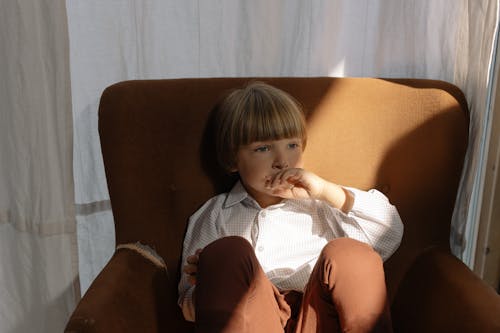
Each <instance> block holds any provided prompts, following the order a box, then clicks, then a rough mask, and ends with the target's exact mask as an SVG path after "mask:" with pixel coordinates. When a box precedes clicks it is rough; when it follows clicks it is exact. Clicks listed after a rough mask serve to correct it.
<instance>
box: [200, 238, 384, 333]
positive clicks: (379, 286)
mask: <svg viewBox="0 0 500 333" xmlns="http://www.w3.org/2000/svg"><path fill="white" fill-rule="evenodd" d="M195 302H196V323H195V325H196V332H201V333H212V332H213V333H215V332H237V333H247V332H248V333H250V332H255V333H274V332H299V333H309V332H392V326H391V319H390V314H389V310H388V306H387V302H386V286H385V280H384V270H383V265H382V260H381V258H380V256H379V255H378V254H377V253H376V252H375V251H374V250H373V249H372V248H371V247H370V246H368V245H366V244H364V243H361V242H359V241H356V240H353V239H349V238H339V239H335V240H332V241H330V242H329V243H328V244H327V245H326V246H325V247H324V248H323V251H322V252H321V255H320V257H319V259H318V261H317V263H316V266H315V267H314V270H313V272H312V273H311V277H310V279H309V282H308V284H307V286H306V290H305V293H304V295H303V296H302V295H300V294H298V293H296V292H291V293H287V292H280V291H279V290H278V289H277V288H276V287H275V286H274V285H273V284H272V283H271V282H270V281H269V279H268V278H267V277H266V275H265V274H264V271H263V270H262V268H261V267H260V265H259V262H258V260H257V258H256V256H255V253H254V250H253V248H252V246H251V245H250V244H249V243H248V242H247V241H246V240H245V239H243V238H241V237H226V238H222V239H219V240H217V241H215V242H213V243H211V244H209V245H208V246H207V247H206V248H205V249H203V251H202V252H201V254H200V260H199V263H198V273H197V285H196V298H195Z"/></svg>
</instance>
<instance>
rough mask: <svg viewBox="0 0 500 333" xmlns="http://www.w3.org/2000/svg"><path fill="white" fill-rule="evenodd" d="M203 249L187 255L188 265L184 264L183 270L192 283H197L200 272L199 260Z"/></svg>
mask: <svg viewBox="0 0 500 333" xmlns="http://www.w3.org/2000/svg"><path fill="white" fill-rule="evenodd" d="M200 253H201V249H198V250H196V252H195V254H193V255H191V256H189V257H187V260H186V261H187V265H184V267H183V269H182V270H183V271H184V273H186V274H187V275H189V277H188V281H189V283H190V284H191V285H193V286H194V285H195V284H196V273H197V272H198V261H199V260H200Z"/></svg>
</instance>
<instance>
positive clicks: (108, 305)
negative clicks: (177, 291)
mask: <svg viewBox="0 0 500 333" xmlns="http://www.w3.org/2000/svg"><path fill="white" fill-rule="evenodd" d="M130 245H131V247H130V248H127V247H123V248H121V249H117V250H116V252H115V253H114V255H113V257H112V258H111V259H110V261H109V262H108V264H107V265H106V266H105V267H104V269H103V270H102V272H101V273H100V274H99V275H98V276H97V278H96V279H95V280H94V282H93V283H92V285H91V286H90V288H89V289H88V290H87V292H86V294H85V295H84V297H83V298H82V299H81V300H80V302H79V303H78V305H77V307H76V309H75V311H74V312H73V314H72V316H71V318H70V319H69V322H68V323H67V325H66V330H65V332H159V331H162V332H163V331H168V330H166V329H165V327H166V326H167V324H166V321H167V320H168V316H169V313H171V312H172V311H170V308H171V307H172V306H171V305H170V304H169V302H168V300H169V295H168V294H169V293H170V291H169V290H170V289H169V286H170V282H169V279H168V276H167V270H166V267H165V266H164V264H163V262H162V261H161V259H160V260H159V261H156V262H155V261H154V260H151V258H150V259H148V258H147V256H144V255H141V253H140V251H135V250H134V249H132V247H133V246H134V245H135V244H130ZM161 264H163V267H161ZM170 299H171V297H170ZM170 316H172V315H171V314H170Z"/></svg>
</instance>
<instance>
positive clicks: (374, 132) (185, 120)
mask: <svg viewBox="0 0 500 333" xmlns="http://www.w3.org/2000/svg"><path fill="white" fill-rule="evenodd" d="M260 80H262V81H266V82H268V83H270V84H273V85H275V86H277V87H279V88H281V89H283V90H285V91H287V92H289V93H290V94H292V95H293V96H295V97H296V98H297V99H298V100H299V101H300V102H301V103H302V105H303V107H304V109H305V112H306V118H307V122H308V127H309V138H308V147H307V149H306V152H305V156H304V157H305V165H306V167H307V168H309V169H311V170H312V171H315V172H317V173H319V174H320V175H322V176H324V177H325V178H328V179H330V180H332V181H335V182H337V183H339V184H343V185H349V186H354V187H358V188H361V189H368V188H377V189H379V190H380V191H382V192H383V193H385V194H386V195H387V196H388V197H389V199H390V200H391V202H392V203H393V204H395V205H396V206H397V207H398V210H399V212H400V215H401V217H402V220H403V223H404V225H405V233H404V236H403V241H402V244H401V247H400V248H399V249H398V251H397V252H396V253H395V254H394V255H393V256H392V257H391V258H390V259H389V260H388V261H387V262H386V263H385V268H386V277H387V287H388V292H389V297H390V301H391V307H392V317H393V323H394V328H395V331H396V332H500V296H498V295H497V294H496V292H495V291H494V290H493V289H492V288H490V287H488V286H486V285H485V284H484V283H483V282H482V281H481V280H480V279H479V278H477V277H476V276H475V275H474V274H473V273H472V272H471V271H470V270H469V269H468V268H467V267H466V266H465V265H464V264H463V263H462V262H460V261H459V260H457V259H456V258H455V257H453V256H452V255H451V254H450V249H449V234H450V221H451V215H452V211H453V206H454V202H455V197H456V193H457V187H458V183H459V179H460V174H461V170H462V165H463V160H464V154H465V150H466V146H467V136H468V112H467V103H466V101H465V98H464V96H463V94H462V93H461V92H460V90H459V89H458V88H457V87H455V86H453V85H450V84H448V83H445V82H442V81H432V80H410V79H401V80H384V79H368V78H263V79H260ZM246 81H248V79H246V78H221V79H215V78H207V79H175V80H144V81H127V82H121V83H118V84H115V85H113V86H111V87H109V88H107V89H106V90H105V91H104V93H103V95H102V98H101V103H100V107H99V133H100V139H101V145H102V153H103V156H104V165H105V170H106V177H107V181H108V187H109V193H110V197H111V203H112V208H113V214H114V218H115V227H116V244H118V245H119V244H127V243H135V242H138V241H139V242H141V243H142V244H147V245H149V246H150V247H152V248H154V249H155V250H156V252H157V253H158V254H159V255H160V256H161V258H163V260H164V262H165V264H166V267H167V269H165V268H164V267H162V264H161V263H159V264H158V263H156V264H155V263H154V262H153V261H151V260H148V259H146V258H145V257H144V256H142V255H141V254H140V253H138V252H136V251H131V250H130V249H128V248H126V247H125V248H120V249H117V251H116V252H115V254H114V255H113V257H112V258H111V260H110V261H109V263H108V264H107V265H106V267H105V268H104V269H103V271H102V272H101V273H100V274H99V275H98V276H97V278H96V279H95V280H94V282H93V283H92V285H91V286H90V288H89V289H88V291H87V293H86V294H85V295H84V297H83V298H82V300H81V301H80V303H79V304H78V306H77V308H76V309H75V311H74V313H73V315H72V316H71V318H70V320H69V322H68V324H67V327H66V331H67V332H176V333H177V332H192V330H193V326H192V324H190V323H187V322H185V321H184V320H183V318H182V314H181V311H180V309H179V308H178V306H177V304H176V302H177V282H178V274H179V268H180V263H179V259H180V255H181V250H182V240H183V236H184V232H185V227H186V221H187V218H188V217H189V216H190V215H191V214H192V213H193V212H194V211H195V210H196V209H197V208H198V207H199V206H200V205H201V204H202V203H203V202H205V201H206V200H207V199H208V198H209V197H211V196H213V195H214V194H215V193H218V192H220V191H224V190H227V189H228V188H229V186H230V184H231V181H232V180H231V179H227V178H226V177H225V176H224V174H222V173H220V172H219V171H218V169H217V168H216V166H215V157H214V154H213V145H212V141H211V118H210V115H211V111H212V110H213V109H214V108H215V107H216V105H217V102H218V101H220V100H221V98H222V97H223V95H224V94H225V93H227V91H228V90H229V89H231V88H234V87H240V86H242V85H243V84H244V83H245V82H246Z"/></svg>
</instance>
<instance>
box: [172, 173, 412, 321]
mask: <svg viewBox="0 0 500 333" xmlns="http://www.w3.org/2000/svg"><path fill="white" fill-rule="evenodd" d="M346 189H347V190H349V191H350V192H351V193H352V194H353V196H354V204H353V207H352V209H351V211H350V212H349V213H347V214H345V213H343V212H342V211H340V210H339V209H337V208H333V207H332V206H330V205H328V204H327V203H325V202H323V201H320V200H312V199H309V200H294V199H284V200H283V201H282V202H280V203H279V204H276V205H272V206H269V207H266V208H264V209H263V208H261V207H260V206H259V204H258V203H257V202H256V201H255V200H254V199H253V198H252V197H251V196H250V195H249V194H248V193H247V191H246V190H245V188H244V187H243V185H242V184H241V182H238V183H236V185H235V186H234V187H233V189H232V190H231V191H230V192H229V193H224V194H220V195H218V196H215V197H213V198H211V199H210V200H208V201H207V202H206V203H205V204H204V205H203V206H202V207H201V208H200V209H199V210H198V211H197V212H196V213H194V214H193V215H192V216H191V217H190V219H189V225H188V229H187V233H186V237H185V238H184V249H183V254H182V265H181V266H182V267H183V266H184V265H185V264H186V259H187V257H188V256H190V255H193V254H194V253H195V251H196V250H197V249H203V248H204V247H205V246H207V245H208V244H210V243H211V242H213V241H215V240H217V239H219V238H222V237H227V236H241V237H243V238H245V239H246V240H248V241H249V242H250V244H252V246H253V248H254V250H255V255H256V256H257V259H258V260H259V263H260V265H261V266H262V269H263V270H264V272H265V273H266V275H267V277H268V278H269V279H270V281H271V282H272V283H273V284H275V285H276V286H277V287H278V289H280V290H297V291H303V290H304V287H305V285H306V284H307V282H308V280H309V276H310V274H311V272H312V269H313V267H314V265H315V263H316V261H317V260H318V257H319V254H320V252H321V250H322V249H323V247H324V246H325V245H326V244H327V243H328V241H330V240H332V239H335V238H338V237H349V238H353V239H356V240H359V241H361V242H364V243H367V244H369V245H371V246H372V247H373V248H374V249H375V250H376V251H377V252H378V253H379V254H380V256H381V257H382V258H383V259H384V260H386V259H387V258H389V257H390V256H391V255H392V254H393V253H394V251H396V249H397V248H398V246H399V244H400V242H401V238H402V235H403V224H402V222H401V218H400V217H399V214H398V212H397V210H396V208H395V207H394V206H393V205H391V204H390V202H389V200H388V199H387V197H386V196H385V195H383V194H382V193H380V192H379V191H377V190H370V191H368V192H365V191H361V190H357V189H354V188H346ZM194 288H195V287H194V286H191V285H190V284H189V282H188V276H187V274H185V273H184V272H183V273H182V276H181V280H180V282H179V305H180V306H181V308H182V311H183V314H184V317H185V318H186V320H190V321H194V302H193V299H192V295H193V291H194Z"/></svg>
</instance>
